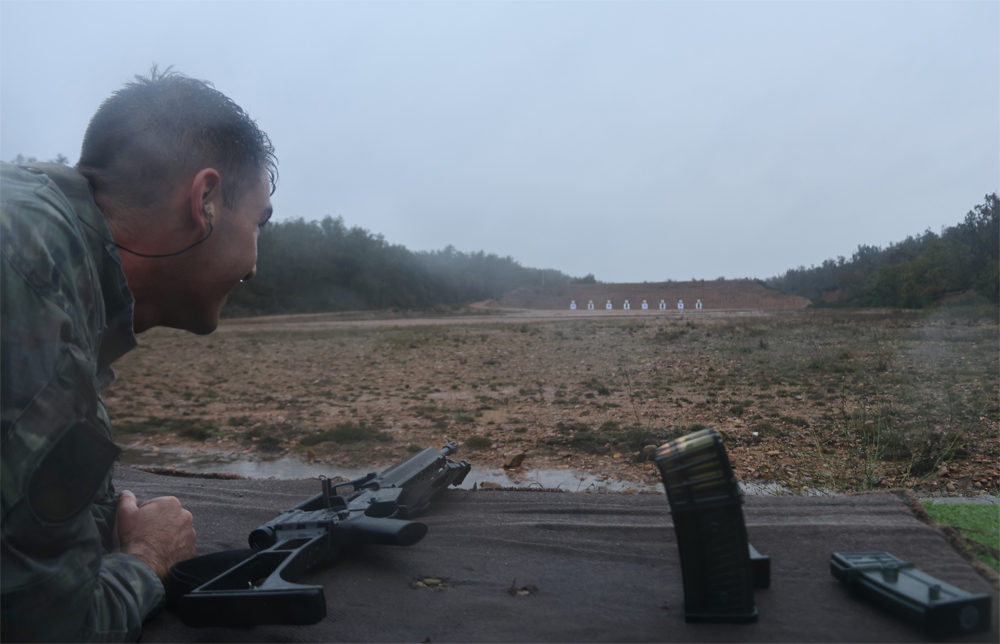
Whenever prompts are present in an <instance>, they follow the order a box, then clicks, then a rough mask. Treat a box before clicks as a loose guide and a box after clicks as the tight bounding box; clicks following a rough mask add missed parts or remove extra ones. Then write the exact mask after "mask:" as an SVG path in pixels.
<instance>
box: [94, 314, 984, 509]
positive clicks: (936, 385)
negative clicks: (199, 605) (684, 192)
mask: <svg viewBox="0 0 1000 644" xmlns="http://www.w3.org/2000/svg"><path fill="white" fill-rule="evenodd" d="M475 313H477V314H476V315H470V316H466V317H458V318H456V317H444V318H431V319H420V318H407V317H404V316H402V315H395V316H391V315H388V314H386V315H385V316H382V317H383V318H384V319H379V315H377V314H356V315H350V314H346V315H345V314H320V315H303V316H280V317H270V318H254V319H242V320H227V321H224V322H223V323H222V325H220V327H219V329H218V331H216V333H214V334H213V335H210V336H203V337H199V336H193V335H190V334H187V333H183V332H179V331H173V330H169V329H155V330H153V331H150V332H147V333H145V334H143V335H142V336H141V337H140V346H139V348H137V349H136V350H135V351H133V352H132V353H130V354H129V355H127V356H125V357H124V358H123V359H122V360H121V361H119V363H117V364H116V365H115V369H116V372H117V374H118V379H117V380H116V382H115V383H114V384H113V385H112V386H111V387H109V388H108V389H107V390H105V392H104V397H105V400H106V402H107V405H108V409H109V412H110V414H111V417H112V420H113V422H114V425H115V431H116V440H117V442H118V443H119V444H120V445H122V446H123V447H125V448H126V457H125V459H124V460H125V462H129V461H130V459H135V458H136V456H135V455H136V454H142V459H141V462H142V463H145V464H147V465H150V464H152V465H168V461H169V460H170V459H167V458H166V456H164V458H163V459H162V461H157V454H164V455H166V454H174V455H175V456H176V454H177V453H178V450H181V451H182V452H183V453H184V454H193V455H204V454H209V455H211V454H220V455H225V456H226V457H227V458H238V459H249V460H250V461H254V460H261V459H272V458H282V459H284V462H286V463H287V462H291V463H301V464H302V466H303V470H302V475H303V476H312V475H314V474H315V468H316V467H330V468H331V471H332V470H333V469H335V468H342V469H345V470H354V469H383V468H385V467H388V466H389V465H391V464H393V463H395V462H398V461H399V460H401V459H403V458H405V457H406V456H407V455H408V454H409V453H410V452H413V451H416V450H418V449H419V448H423V447H426V446H436V447H440V446H441V445H442V444H444V442H445V441H448V440H455V441H457V442H458V443H459V444H460V446H461V452H460V457H461V458H466V459H468V460H469V461H470V462H471V463H472V465H473V467H474V468H476V469H477V470H482V471H493V472H503V473H504V474H505V475H506V476H507V477H509V480H510V481H512V482H514V483H519V482H525V481H530V480H531V476H530V475H531V473H532V472H535V471H541V470H544V471H565V472H567V473H571V472H572V473H579V474H581V476H580V477H578V479H579V478H582V476H583V475H587V476H589V478H588V479H587V480H588V481H591V482H597V483H600V482H602V481H618V482H619V483H620V485H619V487H618V489H622V488H624V489H631V488H636V489H649V488H650V487H655V486H656V484H657V481H658V476H657V474H656V471H655V468H654V465H653V464H652V463H651V462H649V461H648V460H645V459H644V458H643V455H642V451H643V448H644V447H645V446H647V445H657V444H660V443H662V442H664V441H665V440H668V439H670V438H674V437H677V436H680V435H683V434H685V433H688V432H690V431H692V430H695V429H698V428H700V427H704V426H711V427H715V428H716V429H717V430H719V431H720V432H721V433H722V435H723V436H724V437H725V439H726V444H727V449H728V451H729V455H730V458H731V460H732V462H733V466H734V469H735V471H736V474H737V476H738V477H739V478H740V479H741V480H742V481H744V482H747V483H750V484H775V485H780V486H781V489H785V490H790V491H793V492H810V491H819V492H821V493H822V492H843V491H848V490H851V491H857V490H866V489H880V488H894V487H907V488H912V489H917V490H918V491H920V492H921V493H924V494H930V495H946V496H947V495H976V494H981V493H985V492H990V493H993V494H995V493H996V492H997V487H998V482H1000V472H998V462H1000V441H998V429H1000V424H998V415H1000V409H998V404H997V401H998V396H1000V391H998V368H1000V367H998V341H997V340H998V327H997V321H996V319H994V318H992V317H990V316H985V317H980V316H975V315H964V314H959V313H955V312H939V313H936V314H928V313H924V312H915V311H895V310H894V311H885V310H864V311H846V310H844V311H835V310H813V309H807V310H795V311H770V312H760V313H725V312H709V311H704V312H693V311H692V312H684V313H679V312H676V311H669V312H668V313H666V314H660V313H659V312H648V313H646V314H643V312H639V311H636V312H634V313H625V312H615V314H613V315H607V314H604V312H599V313H598V315H587V314H586V312H574V313H573V314H570V312H569V311H552V312H545V311H531V312H522V313H520V314H518V313H516V312H514V313H503V312H498V311H486V310H479V311H476V312H475ZM520 454H523V456H524V458H523V461H522V460H521V456H520ZM195 460H196V459H195V458H194V457H192V458H190V459H189V460H188V461H187V462H192V463H193V462H194V461H195ZM519 461H520V464H517V463H518V462H519ZM135 462H138V461H135ZM505 462H506V463H507V464H509V465H512V467H509V468H504V464H505ZM169 465H170V466H171V467H172V468H175V469H185V463H184V462H180V463H178V462H176V458H174V462H172V463H169ZM306 466H309V467H312V468H314V469H313V470H310V471H307V469H306ZM202 469H204V468H202ZM293 469H294V468H293ZM287 475H288V474H286V476H287ZM290 475H291V476H294V475H296V472H295V471H293V472H291V474H290ZM578 479H577V480H578ZM570 480H573V479H570ZM564 487H568V488H570V489H572V485H569V486H564ZM591 487H593V485H592V484H591Z"/></svg>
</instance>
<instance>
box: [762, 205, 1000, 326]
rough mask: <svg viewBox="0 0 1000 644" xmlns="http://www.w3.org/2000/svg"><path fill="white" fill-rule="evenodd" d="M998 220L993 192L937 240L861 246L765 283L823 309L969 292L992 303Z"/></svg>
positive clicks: (907, 304)
mask: <svg viewBox="0 0 1000 644" xmlns="http://www.w3.org/2000/svg"><path fill="white" fill-rule="evenodd" d="M998 217H1000V200H998V198H997V194H996V193H993V194H991V195H986V198H985V201H984V203H982V204H980V205H978V206H975V207H974V208H973V209H972V210H970V211H969V212H968V214H966V216H965V219H964V220H962V221H961V222H959V223H958V224H957V225H955V226H950V227H947V228H944V229H943V230H942V231H941V234H940V235H938V234H935V233H934V232H932V231H931V230H927V231H925V232H924V233H923V234H920V235H916V236H912V235H911V236H909V237H907V238H906V239H904V240H903V241H900V242H896V243H891V244H889V245H888V246H886V247H885V248H880V247H878V246H868V245H864V244H862V245H859V246H858V249H857V250H856V251H855V252H854V253H853V254H852V255H851V258H850V259H847V258H846V257H843V256H841V257H838V258H836V259H835V260H834V259H828V260H826V261H824V262H823V263H822V264H820V265H819V266H811V267H809V268H806V267H804V266H800V267H798V268H792V269H789V270H788V271H786V272H785V274H784V275H781V276H778V277H772V278H770V279H768V280H765V284H766V285H767V286H770V287H772V288H775V289H777V290H779V291H782V292H784V293H791V294H794V295H801V296H803V297H806V298H809V299H810V300H812V301H813V302H815V303H818V304H819V305H827V306H848V307H855V306H885V307H901V308H923V307H925V306H928V305H930V304H932V303H934V302H935V301H937V300H939V299H940V298H942V297H943V296H946V295H949V294H955V293H962V292H966V291H970V290H971V291H975V292H977V293H979V294H980V295H982V296H983V297H985V298H986V299H988V300H989V301H991V302H993V303H997V302H998V300H1000V222H998ZM824 295H825V296H826V297H825V298H824ZM824 299H825V300H827V302H824Z"/></svg>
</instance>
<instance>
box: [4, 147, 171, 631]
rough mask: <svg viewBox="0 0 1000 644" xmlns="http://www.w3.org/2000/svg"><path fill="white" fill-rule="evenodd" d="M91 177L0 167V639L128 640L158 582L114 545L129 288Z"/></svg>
mask: <svg viewBox="0 0 1000 644" xmlns="http://www.w3.org/2000/svg"><path fill="white" fill-rule="evenodd" d="M111 239H112V237H111V230H110V229H109V228H108V225H107V222H106V221H105V219H104V215H103V214H102V213H101V211H100V210H99V209H98V207H97V205H96V204H95V203H94V200H93V198H92V196H91V192H90V184H89V183H88V181H87V180H86V179H85V178H84V177H82V176H80V175H79V174H77V173H76V171H74V170H73V169H72V168H70V167H67V166H61V165H56V164H37V165H34V166H12V165H9V164H6V163H5V164H2V167H0V441H2V442H0V461H2V468H0V512H2V514H0V531H2V538H0V639H2V640H3V641H7V642H10V641H25V640H41V641H64V642H83V641H92V640H97V641H123V640H130V641H136V640H137V639H138V638H139V635H140V633H141V628H142V621H143V620H144V619H145V618H146V617H148V616H149V615H151V614H152V613H154V612H156V611H157V610H159V608H160V606H161V605H162V602H163V595H164V591H163V585H162V584H161V583H160V581H159V579H157V578H156V575H155V574H154V573H153V571H152V570H151V569H150V568H149V567H147V566H146V565H145V564H143V563H142V562H140V561H139V560H138V559H135V558H133V557H129V556H127V555H123V554H121V553H115V552H113V551H114V549H115V545H116V544H115V542H116V537H115V514H116V500H117V499H116V496H115V491H114V487H113V486H112V483H111V475H112V472H113V467H114V462H115V461H116V460H117V458H118V456H119V454H120V453H121V450H120V449H119V448H118V447H117V446H116V445H115V444H114V442H113V435H112V432H111V422H110V420H109V419H108V413H107V410H106V408H105V406H104V401H103V400H102V399H101V396H100V392H101V390H102V389H103V388H104V387H106V386H108V385H109V384H110V383H111V381H112V380H113V379H114V373H113V372H112V371H111V368H110V364H111V363H112V362H113V361H115V360H116V359H118V358H119V357H121V356H122V355H124V354H125V353H126V352H128V351H130V350H131V349H133V348H134V347H135V346H136V339H135V335H134V334H133V332H132V310H133V306H134V300H133V299H132V294H131V292H130V291H129V289H128V286H127V284H126V282H125V274H124V273H123V272H122V266H121V258H120V256H119V255H118V249H117V248H115V246H114V244H113V243H112V242H111Z"/></svg>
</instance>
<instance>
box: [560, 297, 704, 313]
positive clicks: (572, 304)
mask: <svg viewBox="0 0 1000 644" xmlns="http://www.w3.org/2000/svg"><path fill="white" fill-rule="evenodd" d="M698 301H699V302H700V301H701V300H698ZM569 310H570V311H575V310H576V300H570V303H569Z"/></svg>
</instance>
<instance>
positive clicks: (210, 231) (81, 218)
mask: <svg viewBox="0 0 1000 644" xmlns="http://www.w3.org/2000/svg"><path fill="white" fill-rule="evenodd" d="M77 218H78V219H79V220H80V221H82V222H83V223H84V224H85V225H86V226H87V228H90V229H91V230H93V231H94V232H95V233H96V234H97V236H98V237H100V238H101V239H103V240H104V241H106V242H108V243H109V244H115V246H117V247H118V248H119V249H120V250H123V251H125V252H126V253H131V254H133V255H135V256H137V257H147V258H152V259H155V258H157V257H174V256H175V255H180V254H181V253H186V252H188V251H189V250H191V249H192V248H194V247H195V246H197V245H198V244H200V243H201V242H203V241H205V240H206V239H208V238H209V237H211V236H212V233H213V232H214V231H215V227H214V226H212V222H208V234H207V235H205V236H204V237H202V238H201V239H199V240H198V241H196V242H195V243H193V244H191V245H190V246H188V247H187V248H183V249H181V250H179V251H177V252H176V253H165V254H163V255H145V254H143V253H137V252H135V251H134V250H129V249H128V248H125V247H124V246H122V245H121V244H116V243H115V241H114V240H113V239H108V238H107V237H105V236H104V235H102V234H101V231H99V230H97V229H96V228H94V227H93V226H92V225H90V223H89V222H88V221H87V220H86V219H84V218H83V217H81V216H80V215H77Z"/></svg>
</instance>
